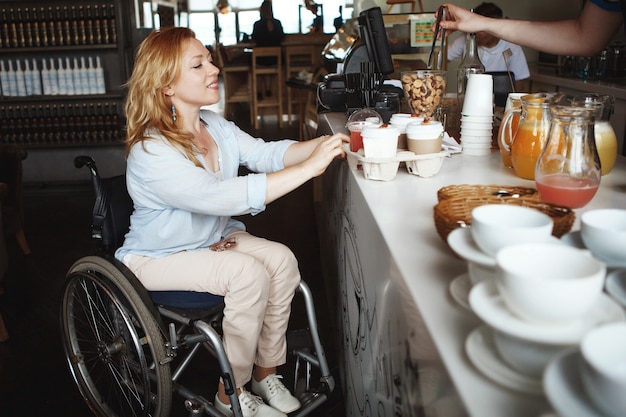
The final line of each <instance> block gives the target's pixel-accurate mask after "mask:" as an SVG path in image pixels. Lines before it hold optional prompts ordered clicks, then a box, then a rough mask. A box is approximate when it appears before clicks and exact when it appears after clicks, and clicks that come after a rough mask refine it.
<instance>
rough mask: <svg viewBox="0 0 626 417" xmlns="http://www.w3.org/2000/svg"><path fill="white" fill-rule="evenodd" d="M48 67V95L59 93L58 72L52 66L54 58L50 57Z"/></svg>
mask: <svg viewBox="0 0 626 417" xmlns="http://www.w3.org/2000/svg"><path fill="white" fill-rule="evenodd" d="M49 63H50V67H49V69H48V71H49V74H50V95H53V96H56V95H57V94H59V74H58V72H57V69H56V68H55V67H54V60H53V58H50V62H49Z"/></svg>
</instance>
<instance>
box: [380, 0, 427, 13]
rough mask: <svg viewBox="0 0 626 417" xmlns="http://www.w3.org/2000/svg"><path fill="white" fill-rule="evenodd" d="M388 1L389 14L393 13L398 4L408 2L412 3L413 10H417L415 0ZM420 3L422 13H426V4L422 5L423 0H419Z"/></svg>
mask: <svg viewBox="0 0 626 417" xmlns="http://www.w3.org/2000/svg"><path fill="white" fill-rule="evenodd" d="M386 3H387V4H388V5H389V9H387V14H389V13H391V9H393V6H395V5H396V4H408V3H411V12H415V0H387V1H386ZM419 4H420V13H424V6H423V5H422V0H419Z"/></svg>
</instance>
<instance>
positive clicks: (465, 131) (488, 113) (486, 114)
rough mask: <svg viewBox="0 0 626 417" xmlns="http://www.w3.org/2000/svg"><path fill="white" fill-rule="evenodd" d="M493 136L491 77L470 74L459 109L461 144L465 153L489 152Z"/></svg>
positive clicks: (478, 154)
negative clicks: (460, 108)
mask: <svg viewBox="0 0 626 417" xmlns="http://www.w3.org/2000/svg"><path fill="white" fill-rule="evenodd" d="M492 137H493V78H492V76H491V75H489V74H470V76H469V78H468V80H467V89H466V91H465V99H464V100H463V109H462V111H461V146H462V147H463V153H464V154H467V155H476V156H484V155H489V154H490V152H491V140H492Z"/></svg>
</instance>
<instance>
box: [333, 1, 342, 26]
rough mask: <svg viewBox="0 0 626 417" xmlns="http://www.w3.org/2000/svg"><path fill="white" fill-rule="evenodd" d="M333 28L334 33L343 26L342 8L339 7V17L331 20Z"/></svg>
mask: <svg viewBox="0 0 626 417" xmlns="http://www.w3.org/2000/svg"><path fill="white" fill-rule="evenodd" d="M333 26H334V27H335V31H338V30H339V29H341V27H342V26H343V6H339V16H337V17H336V18H335V19H333Z"/></svg>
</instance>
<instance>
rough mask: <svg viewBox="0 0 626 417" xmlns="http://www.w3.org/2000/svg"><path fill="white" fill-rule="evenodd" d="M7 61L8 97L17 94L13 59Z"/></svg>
mask: <svg viewBox="0 0 626 417" xmlns="http://www.w3.org/2000/svg"><path fill="white" fill-rule="evenodd" d="M7 61H8V63H9V70H8V71H7V77H8V79H9V83H8V84H9V94H8V96H9V97H15V96H17V78H16V76H15V70H14V69H13V61H11V60H10V59H9V60H7Z"/></svg>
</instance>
